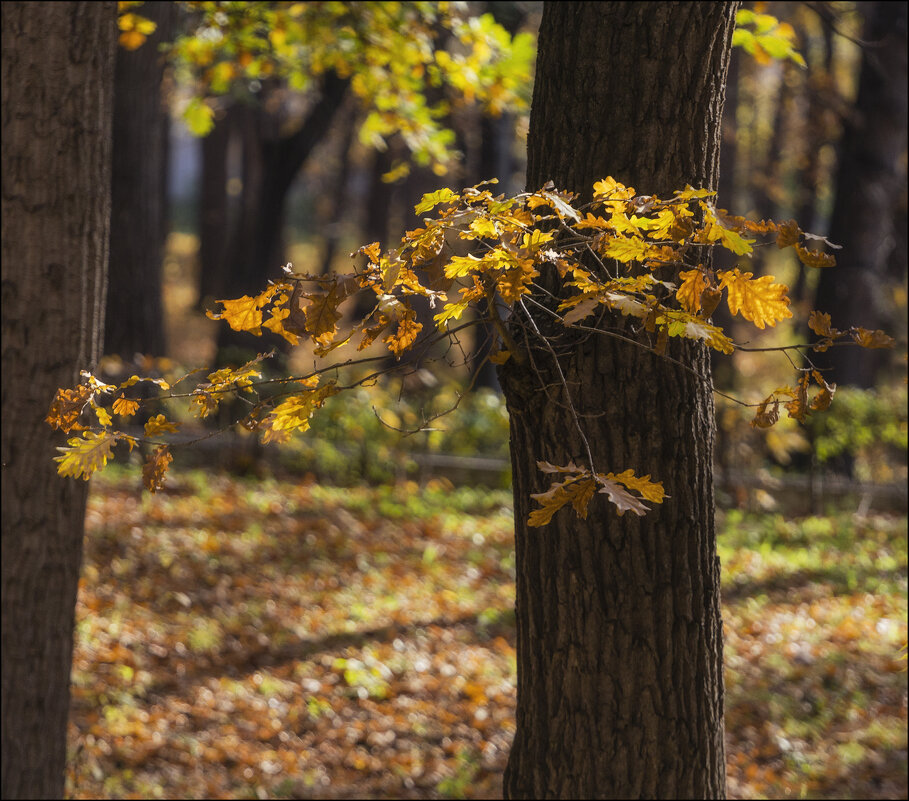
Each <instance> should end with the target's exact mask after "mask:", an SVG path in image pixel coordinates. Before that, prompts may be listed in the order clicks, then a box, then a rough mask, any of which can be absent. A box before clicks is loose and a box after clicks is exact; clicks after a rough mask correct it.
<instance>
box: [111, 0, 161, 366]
mask: <svg viewBox="0 0 909 801" xmlns="http://www.w3.org/2000/svg"><path fill="white" fill-rule="evenodd" d="M140 13H141V14H142V15H143V16H145V17H148V18H149V19H151V20H153V21H154V22H156V23H157V24H158V27H157V29H156V30H155V32H154V33H153V34H152V35H151V36H150V37H149V38H148V41H146V42H145V43H144V44H143V45H142V46H141V47H139V48H138V49H137V50H126V49H124V48H120V49H119V50H118V51H117V59H116V61H117V64H116V70H115V78H114V122H113V131H114V133H113V138H114V155H113V168H112V176H111V209H112V218H111V231H110V277H109V286H108V295H107V314H106V316H105V319H106V326H105V333H104V342H105V347H106V348H107V350H108V352H110V353H117V354H119V355H120V356H123V357H124V358H125V359H132V357H133V355H134V354H136V353H150V354H153V355H155V356H161V355H163V354H164V349H165V341H164V307H163V301H162V297H161V264H162V259H163V256H164V243H165V239H166V237H167V229H168V220H167V158H168V150H169V148H168V131H169V128H170V118H169V115H168V112H167V109H166V108H165V106H164V102H163V99H162V97H161V82H162V80H163V78H164V66H165V65H164V56H163V55H162V54H161V53H159V52H158V45H159V44H160V43H161V42H166V41H168V40H169V39H170V37H171V36H172V33H173V28H174V24H175V23H176V14H177V8H176V5H175V4H174V3H146V4H145V5H144V6H143V8H142V11H140Z"/></svg>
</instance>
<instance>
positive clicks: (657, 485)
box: [606, 470, 666, 503]
mask: <svg viewBox="0 0 909 801" xmlns="http://www.w3.org/2000/svg"><path fill="white" fill-rule="evenodd" d="M606 478H608V479H611V480H612V481H618V482H619V483H621V484H624V485H625V486H626V487H628V489H631V490H634V491H635V492H637V493H639V494H640V496H641V497H642V498H643V499H644V500H645V501H653V502H654V503H662V502H663V498H665V497H666V492H665V490H664V489H663V484H662V482H660V481H656V482H654V481H651V480H650V476H649V475H646V476H636V475H635V474H634V470H626V471H625V472H623V473H619V474H618V475H615V474H614V473H607V474H606Z"/></svg>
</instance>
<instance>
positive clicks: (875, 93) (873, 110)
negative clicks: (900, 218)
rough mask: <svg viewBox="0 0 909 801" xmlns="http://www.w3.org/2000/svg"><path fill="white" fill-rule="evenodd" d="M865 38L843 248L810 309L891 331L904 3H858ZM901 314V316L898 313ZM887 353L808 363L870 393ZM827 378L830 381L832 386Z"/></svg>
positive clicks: (853, 351)
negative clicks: (870, 43)
mask: <svg viewBox="0 0 909 801" xmlns="http://www.w3.org/2000/svg"><path fill="white" fill-rule="evenodd" d="M862 10H863V11H864V13H865V14H866V15H867V19H866V23H865V31H864V34H863V37H864V38H865V39H866V40H868V41H870V42H875V43H878V44H877V45H876V46H870V47H868V48H866V49H865V50H864V51H863V55H862V68H861V75H860V77H859V90H858V96H857V97H856V101H855V107H854V109H853V113H852V115H851V116H850V118H849V119H847V120H846V126H845V130H844V133H843V142H842V147H841V148H840V165H839V169H838V172H837V178H836V201H835V202H834V207H833V216H832V218H831V220H830V237H831V239H833V241H834V242H837V243H838V244H841V245H842V246H843V249H842V250H840V251H837V254H836V257H837V266H836V267H834V268H832V269H828V270H824V271H823V272H822V273H821V277H820V282H819V284H818V290H817V297H816V300H815V308H816V309H820V310H821V311H824V312H827V313H828V314H830V315H831V317H832V320H833V325H834V326H836V327H837V328H847V327H849V326H850V325H860V326H864V327H865V328H871V329H875V328H884V329H887V328H890V327H891V325H892V323H894V322H896V321H895V319H894V318H895V316H896V315H895V314H894V313H893V311H888V308H889V309H892V302H891V301H890V299H889V297H888V295H889V292H890V287H891V285H892V281H893V278H896V279H897V280H900V279H902V280H903V281H905V274H906V273H905V263H906V262H905V253H903V254H902V260H901V263H902V270H901V273H902V274H901V275H898V276H892V275H891V274H890V272H889V271H890V265H891V264H892V263H893V262H892V261H891V253H892V251H893V248H894V246H895V245H896V244H897V242H898V239H899V235H898V231H897V230H895V229H894V214H893V209H894V206H896V205H898V204H899V203H900V197H901V196H902V195H903V194H904V193H905V191H906V161H905V158H906V118H907V100H906V83H907V77H906V75H907V72H906V16H907V15H906V4H905V3H885V2H876V3H863V4H862ZM898 314H900V315H902V312H898ZM889 358H890V352H889V351H886V350H884V351H867V350H862V349H860V348H831V349H830V350H829V351H827V352H826V353H818V354H816V355H813V356H812V360H813V361H814V362H815V363H816V364H819V365H822V366H824V367H830V368H832V372H831V375H830V379H832V380H833V381H836V382H839V383H841V384H852V385H855V386H860V387H871V386H873V385H874V384H875V383H876V376H877V373H878V371H879V370H880V369H881V367H882V366H883V365H884V364H886V362H887V360H888V359H889ZM830 379H828V380H830Z"/></svg>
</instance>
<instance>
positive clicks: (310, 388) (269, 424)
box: [256, 377, 338, 443]
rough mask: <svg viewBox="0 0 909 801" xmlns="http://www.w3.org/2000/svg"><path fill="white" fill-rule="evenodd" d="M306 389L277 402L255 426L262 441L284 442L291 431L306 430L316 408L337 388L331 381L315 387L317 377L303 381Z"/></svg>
mask: <svg viewBox="0 0 909 801" xmlns="http://www.w3.org/2000/svg"><path fill="white" fill-rule="evenodd" d="M305 384H306V386H307V389H306V390H305V391H303V392H300V393H298V394H296V395H291V397H289V398H287V400H285V401H282V402H281V403H279V404H278V405H277V406H276V407H275V408H274V409H273V410H272V411H271V413H270V414H268V416H267V417H265V419H264V420H262V422H261V423H259V424H258V425H257V426H256V428H257V429H258V430H260V431H261V432H262V442H264V443H269V442H286V441H287V440H288V439H289V438H290V435H291V433H292V432H293V431H300V432H303V431H307V430H308V429H309V421H310V419H311V418H312V416H313V414H314V413H315V411H316V409H319V408H321V406H322V405H323V404H324V403H325V401H326V400H327V399H328V398H329V397H331V396H332V395H334V394H335V393H336V392H337V391H338V390H337V387H336V386H335V384H334V383H333V382H329V383H327V384H325V385H324V386H322V387H317V384H318V377H315V378H314V379H311V380H309V381H306V382H305Z"/></svg>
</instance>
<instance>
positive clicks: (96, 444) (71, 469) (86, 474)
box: [54, 431, 118, 481]
mask: <svg viewBox="0 0 909 801" xmlns="http://www.w3.org/2000/svg"><path fill="white" fill-rule="evenodd" d="M117 439H118V435H117V434H116V433H114V432H111V431H97V432H95V431H86V432H85V433H84V434H83V435H82V436H81V437H73V438H72V439H68V440H67V441H66V442H67V445H69V447H68V448H63V447H61V448H57V450H58V451H60V453H61V455H60V456H55V457H54V461H55V462H59V463H60V464H59V465H58V466H57V473H59V474H60V475H61V476H71V477H72V478H79V476H82V478H84V479H85V480H86V481H88V479H89V478H91V475H92V473H94V472H95V471H96V470H100V469H101V468H102V467H104V465H106V464H107V460H108V459H110V457H111V456H112V453H111V448H112V447H113V445H114V443H115V442H116V441H117Z"/></svg>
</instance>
